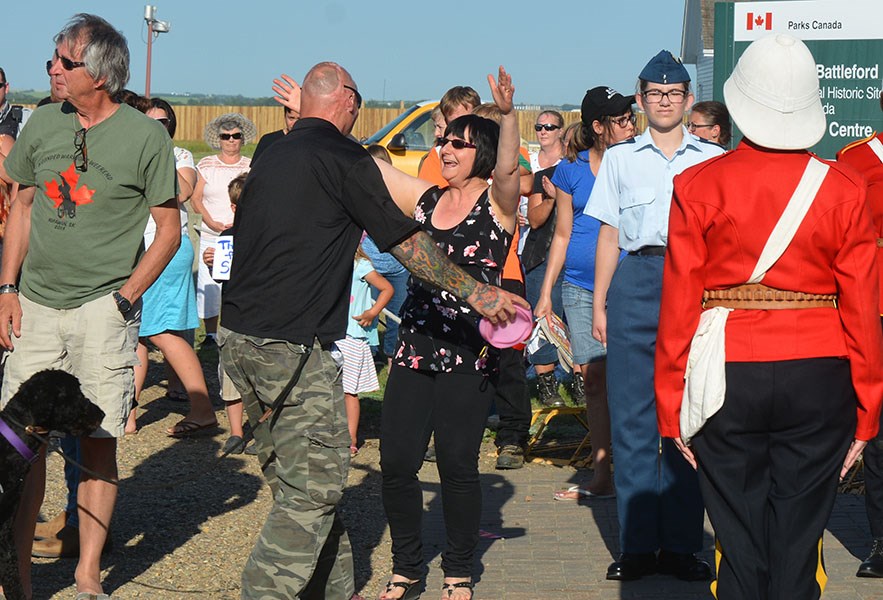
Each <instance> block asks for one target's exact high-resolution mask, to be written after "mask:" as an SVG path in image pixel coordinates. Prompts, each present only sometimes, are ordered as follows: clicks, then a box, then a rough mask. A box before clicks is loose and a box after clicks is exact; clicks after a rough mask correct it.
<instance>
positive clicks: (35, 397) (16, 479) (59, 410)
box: [0, 370, 104, 600]
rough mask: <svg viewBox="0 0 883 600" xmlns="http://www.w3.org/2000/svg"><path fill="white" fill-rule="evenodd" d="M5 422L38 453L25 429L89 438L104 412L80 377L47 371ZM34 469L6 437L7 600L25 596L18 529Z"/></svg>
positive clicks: (2, 465)
mask: <svg viewBox="0 0 883 600" xmlns="http://www.w3.org/2000/svg"><path fill="white" fill-rule="evenodd" d="M0 419H2V420H3V422H4V423H5V424H6V425H7V426H8V427H9V429H11V430H12V432H13V434H14V435H15V436H17V437H18V438H19V439H20V440H21V443H23V444H24V445H26V446H27V448H28V449H29V450H30V451H31V452H32V453H34V454H37V453H38V452H39V449H40V446H41V442H40V441H39V440H38V439H37V438H36V437H34V436H33V435H30V434H29V433H28V432H27V431H25V428H27V427H33V428H34V430H35V431H37V432H39V433H40V434H41V435H42V436H46V435H48V432H49V431H63V432H65V433H68V434H70V435H77V436H80V435H86V434H89V433H92V432H93V431H95V430H96V429H97V428H98V426H99V425H101V421H102V419H104V411H102V410H101V409H100V408H98V407H97V406H95V405H94V404H92V403H91V402H90V401H89V400H88V399H87V398H86V397H85V396H84V395H83V392H82V391H81V390H80V382H79V380H78V379H77V378H76V377H74V376H73V375H71V374H69V373H65V372H64V371H57V370H47V371H40V372H39V373H37V374H36V375H34V376H33V377H31V378H30V379H28V380H27V381H25V382H24V383H23V384H21V387H20V388H19V389H18V392H16V394H15V395H14V396H13V397H12V398H11V399H10V400H9V403H8V404H7V405H6V408H4V409H3V410H2V411H0ZM0 427H2V425H0ZM25 453H27V452H25ZM30 469H31V463H30V462H29V461H28V460H26V459H25V458H24V456H22V452H20V451H19V450H18V449H16V447H15V446H13V444H12V443H10V442H9V441H8V440H7V439H6V437H4V436H2V435H0V585H2V586H3V593H4V594H5V595H6V598H7V600H19V598H24V597H25V595H24V590H22V587H21V581H20V579H19V573H18V552H17V551H16V548H15V542H14V539H13V533H12V529H13V528H12V524H13V520H14V518H15V513H16V510H18V504H19V501H20V500H21V493H22V488H23V487H24V479H25V475H27V474H28V471H30Z"/></svg>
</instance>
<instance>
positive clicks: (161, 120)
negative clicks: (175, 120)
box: [154, 117, 169, 125]
mask: <svg viewBox="0 0 883 600" xmlns="http://www.w3.org/2000/svg"><path fill="white" fill-rule="evenodd" d="M154 121H159V122H160V123H162V124H163V125H168V124H169V119H168V117H160V118H158V119H154Z"/></svg>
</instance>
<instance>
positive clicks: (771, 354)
mask: <svg viewBox="0 0 883 600" xmlns="http://www.w3.org/2000/svg"><path fill="white" fill-rule="evenodd" d="M818 89H819V86H818V78H817V76H816V73H815V60H814V59H813V57H812V55H811V54H810V52H809V49H808V48H807V47H806V46H805V45H804V44H803V42H801V41H799V40H797V39H796V38H793V37H791V36H787V35H775V36H768V37H765V38H762V39H760V40H757V41H755V42H754V43H753V44H752V45H751V46H749V47H748V49H746V51H745V53H744V54H743V55H742V57H741V58H740V60H739V63H738V65H737V66H736V68H735V70H734V71H733V74H732V76H731V77H730V79H729V80H728V81H727V83H726V84H725V86H724V97H725V100H726V104H727V107H728V108H729V110H730V112H731V114H732V116H733V119H734V121H735V122H736V124H737V125H738V127H739V129H740V130H741V131H742V132H743V134H744V136H745V139H743V140H742V142H741V143H740V144H739V146H738V147H737V148H736V149H735V150H733V151H732V152H729V153H727V154H725V155H722V156H720V157H717V158H714V159H711V160H709V161H706V162H705V163H702V164H700V165H697V166H696V167H693V168H691V169H688V170H687V171H685V172H684V173H683V174H681V175H680V176H678V177H676V178H675V181H674V183H675V186H674V200H673V202H672V207H671V214H670V221H669V245H668V253H667V254H666V257H665V268H664V276H663V290H662V307H661V315H660V325H659V330H658V339H657V346H656V370H655V374H656V375H655V384H656V395H657V404H656V405H657V416H658V422H659V429H660V432H661V434H662V436H664V437H670V438H675V443H676V444H677V445H678V447H679V448H680V449H681V451H682V452H683V454H684V456H685V457H686V458H687V459H688V460H689V461H691V462H692V463H693V464H694V466H695V465H697V464H698V470H699V481H700V487H701V490H702V495H703V499H704V500H705V505H706V508H707V510H708V515H709V518H710V519H711V523H712V525H713V526H714V530H715V536H716V538H717V551H718V556H717V557H716V558H717V559H718V560H717V561H716V562H717V565H718V572H717V580H716V581H715V583H714V584H712V591H713V592H715V594H716V597H717V598H718V600H732V599H745V600H755V599H757V598H768V599H770V600H773V599H785V598H788V599H793V598H800V599H801V600H807V599H814V598H819V597H820V595H821V592H822V589H823V588H824V585H825V581H826V579H827V577H826V575H825V571H824V564H823V562H822V558H821V548H822V545H821V537H822V533H823V531H824V527H825V524H826V522H827V520H828V516H829V515H830V512H831V509H832V507H833V503H834V497H835V495H836V490H837V482H838V477H842V475H843V474H844V473H845V472H846V470H847V469H848V468H849V467H850V466H851V465H852V464H853V463H854V461H855V460H856V458H857V457H858V455H859V454H860V453H861V451H862V449H863V448H864V446H865V444H866V441H867V440H870V439H872V438H873V437H874V436H875V435H876V434H877V429H878V424H879V415H880V402H881V398H883V370H881V369H880V364H881V360H883V356H881V354H883V330H881V327H880V321H879V315H878V311H877V306H878V301H879V293H878V285H877V268H876V264H875V259H874V256H875V253H876V243H875V239H876V234H875V233H874V232H873V231H872V229H871V223H870V219H869V217H868V212H867V206H866V199H865V185H864V182H863V181H862V179H861V178H860V177H859V176H858V174H857V173H855V171H854V170H852V169H851V168H848V167H844V166H842V165H839V164H837V163H834V162H829V161H822V160H821V159H818V158H817V157H814V156H813V155H812V154H810V153H809V152H807V151H806V150H804V149H805V148H809V147H811V146H813V145H814V144H815V143H816V142H818V141H819V140H820V139H821V138H822V136H823V135H824V131H825V117H824V114H823V110H822V106H821V103H820V101H819V98H818ZM816 171H818V175H817V176H816V178H815V189H812V188H813V186H811V185H807V186H806V187H809V188H811V189H812V191H811V192H810V193H809V194H800V193H798V192H796V190H797V189H798V183H801V186H803V185H804V184H806V183H807V182H808V181H810V180H811V179H812V178H811V177H809V178H808V177H807V174H810V175H811V174H813V173H815V172H816ZM801 189H802V188H801ZM792 195H793V196H794V197H795V198H797V197H798V196H801V195H803V196H804V197H806V198H809V199H811V203H808V206H807V208H806V212H805V214H803V215H799V216H797V217H796V218H794V219H788V218H785V219H782V216H783V213H785V212H786V210H785V209H786V206H789V207H793V206H796V205H798V204H799V203H797V202H792V201H791V200H792ZM788 214H790V211H788ZM784 222H790V223H791V225H792V228H791V231H792V232H794V233H793V237H792V236H791V235H790V234H788V235H780V234H778V233H775V234H774V231H776V232H778V231H779V227H780V226H781V224H782V223H784ZM795 228H796V229H795ZM771 237H773V239H774V240H776V239H778V240H780V241H782V242H783V247H784V250H783V252H782V253H781V255H780V256H779V258H778V259H777V260H776V259H773V260H772V261H760V257H761V254H762V252H763V251H768V246H767V241H768V240H769V239H770V238H771ZM789 239H790V241H789ZM773 254H774V255H775V254H776V253H773ZM759 261H760V262H772V264H771V265H770V266H769V267H767V266H763V267H760V268H759V269H758V270H759V271H760V272H764V273H765V275H762V276H760V277H759V278H758V277H757V275H758V273H756V272H755V269H756V265H758V263H759ZM749 281H751V284H750V285H749V284H748V282H749ZM705 299H708V300H709V301H707V302H706V301H704V300H705ZM703 304H704V306H703ZM712 307H722V308H723V309H726V310H723V312H721V310H719V309H716V308H714V309H713V310H715V311H717V312H716V314H723V315H726V316H724V319H725V323H726V325H725V330H723V331H722V332H721V333H722V338H723V340H725V345H724V346H721V350H723V352H722V355H723V354H725V359H724V358H723V357H721V360H720V362H719V363H717V364H719V371H718V370H716V369H715V368H713V367H714V366H715V365H714V364H712V365H711V367H712V368H708V369H705V374H706V375H708V376H711V375H713V374H714V373H716V372H719V373H722V380H721V381H722V382H723V383H725V394H724V395H723V396H722V397H723V400H724V401H723V405H722V407H720V408H719V410H718V411H717V412H715V413H713V414H711V415H710V416H709V417H708V419H707V421H706V422H705V424H704V426H702V427H701V429H699V430H698V433H695V435H694V436H693V437H692V446H687V445H686V443H685V441H684V440H683V439H682V436H684V437H689V436H690V433H689V431H688V432H687V433H686V435H685V431H684V428H683V424H684V423H687V425H690V426H693V425H695V424H696V423H695V421H690V420H689V419H687V420H686V421H685V420H684V419H683V418H682V415H681V412H682V410H683V411H684V416H687V415H689V414H690V413H689V411H687V406H688V405H689V404H688V402H687V400H685V399H684V398H685V395H684V388H685V372H686V365H687V360H688V352H689V351H690V348H691V344H696V342H691V335H692V333H693V332H694V331H696V329H697V324H698V323H699V321H700V315H701V313H702V312H703V308H705V309H709V308H712ZM691 358H692V356H691ZM724 360H725V363H724ZM694 370H695V368H694ZM693 375H695V373H693V372H692V371H691V375H690V379H689V381H688V382H689V384H690V385H691V386H692V385H693V382H694V379H693V378H692V377H693ZM708 381H711V378H710V377H709V379H708ZM692 399H693V397H692V396H690V397H689V400H692ZM682 400H683V402H684V407H683V409H682ZM707 414H708V413H706V415H707Z"/></svg>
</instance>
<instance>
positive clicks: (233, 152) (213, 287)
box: [191, 113, 257, 345]
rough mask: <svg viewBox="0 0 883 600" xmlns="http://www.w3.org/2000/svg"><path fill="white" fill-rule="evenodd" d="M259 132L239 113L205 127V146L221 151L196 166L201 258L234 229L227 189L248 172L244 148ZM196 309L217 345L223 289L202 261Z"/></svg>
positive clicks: (208, 337) (209, 340)
mask: <svg viewBox="0 0 883 600" xmlns="http://www.w3.org/2000/svg"><path fill="white" fill-rule="evenodd" d="M256 135H257V128H256V127H255V125H254V123H252V122H251V121H250V120H249V119H247V118H246V117H245V116H243V115H241V114H239V113H227V114H223V115H221V116H220V117H217V118H216V119H214V120H213V121H211V122H210V123H209V124H208V125H206V126H205V131H204V133H203V136H204V138H205V142H206V143H207V144H208V145H209V146H211V147H212V148H214V149H215V150H218V151H219V152H218V153H217V154H214V155H212V156H206V157H205V158H203V159H202V160H201V161H199V164H197V165H196V170H197V172H198V175H199V177H198V179H197V181H196V188H195V189H194V190H193V196H192V198H191V201H192V203H193V209H194V210H195V211H196V212H197V213H199V214H200V215H202V225H201V226H200V231H199V255H200V256H202V255H203V253H204V252H205V251H206V249H208V248H212V247H214V244H215V240H217V238H218V234H220V233H221V232H222V231H224V230H225V229H227V228H229V227H230V226H231V225H233V211H232V210H231V209H230V196H229V194H228V193H227V186H228V185H229V184H230V182H231V181H232V180H233V178H234V177H236V176H237V175H239V174H240V173H242V172H244V171H247V170H248V169H249V167H250V166H251V159H250V158H248V157H247V156H242V146H244V145H245V144H247V143H249V142H251V141H254V139H255V137H256ZM196 305H197V310H198V312H199V318H200V319H203V320H204V321H205V333H206V340H205V342H204V343H203V345H205V344H206V343H209V344H212V343H214V337H215V332H216V331H217V330H218V314H219V313H220V310H221V286H220V284H219V283H217V282H216V281H215V280H213V279H212V277H211V272H210V271H209V269H208V267H206V266H205V264H204V263H203V262H202V261H200V262H199V275H198V277H197V281H196Z"/></svg>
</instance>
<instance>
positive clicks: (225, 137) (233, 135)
mask: <svg viewBox="0 0 883 600" xmlns="http://www.w3.org/2000/svg"><path fill="white" fill-rule="evenodd" d="M159 120H160V119H157V121H159ZM218 137H219V138H221V139H222V140H231V139H232V140H241V139H242V132H240V131H237V132H236V133H221V134H218Z"/></svg>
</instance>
